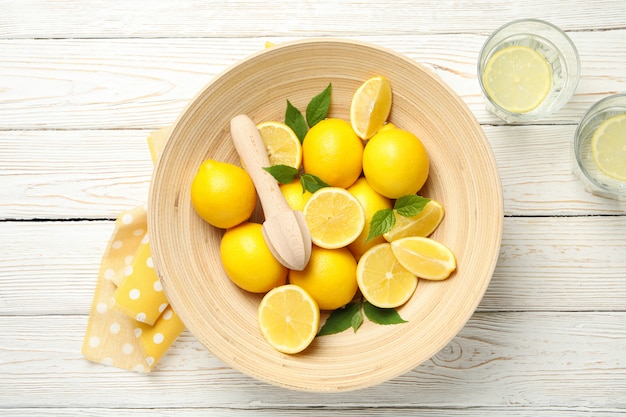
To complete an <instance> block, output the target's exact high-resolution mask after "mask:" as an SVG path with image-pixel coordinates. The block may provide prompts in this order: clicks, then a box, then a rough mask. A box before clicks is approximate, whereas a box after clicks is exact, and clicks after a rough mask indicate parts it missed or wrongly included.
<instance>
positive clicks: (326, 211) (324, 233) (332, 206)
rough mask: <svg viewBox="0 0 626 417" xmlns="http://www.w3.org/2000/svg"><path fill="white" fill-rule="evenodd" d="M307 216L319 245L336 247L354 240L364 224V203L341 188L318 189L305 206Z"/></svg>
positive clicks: (313, 239)
mask: <svg viewBox="0 0 626 417" xmlns="http://www.w3.org/2000/svg"><path fill="white" fill-rule="evenodd" d="M304 219H305V220H306V224H307V225H308V226H309V231H310V233H311V240H312V241H313V243H315V244H316V245H317V246H319V247H321V248H326V249H337V248H343V247H344V246H348V245H349V244H350V243H352V242H354V241H355V240H356V238H357V237H359V235H360V234H361V232H362V231H363V228H364V227H365V212H364V211H363V206H361V203H359V200H357V199H356V197H354V196H353V195H352V194H350V193H349V192H348V191H346V190H345V189H344V188H340V187H325V188H320V189H319V190H317V191H316V192H315V193H313V195H312V196H311V198H310V199H309V201H307V202H306V204H305V205H304Z"/></svg>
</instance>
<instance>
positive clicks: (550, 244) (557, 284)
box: [0, 216, 626, 316]
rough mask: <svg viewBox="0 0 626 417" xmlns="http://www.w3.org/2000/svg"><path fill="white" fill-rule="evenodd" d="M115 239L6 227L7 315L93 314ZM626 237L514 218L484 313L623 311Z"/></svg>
mask: <svg viewBox="0 0 626 417" xmlns="http://www.w3.org/2000/svg"><path fill="white" fill-rule="evenodd" d="M112 231H113V222H112V221H72V222H63V221H58V222H3V223H0V247H2V248H3V251H1V252H0V315H8V316H22V315H63V314H86V313H87V312H88V311H89V306H90V305H91V297H92V294H93V290H94V286H95V282H96V276H97V273H98V268H99V265H100V259H101V256H102V253H103V252H104V249H105V247H106V244H107V241H108V239H109V237H110V235H111V233H112ZM573 231H574V232H573ZM625 236H626V217H623V216H610V217H608V218H604V219H603V221H602V222H601V223H599V222H598V221H597V219H596V218H595V217H539V218H535V217H519V218H517V217H506V218H505V219H504V233H503V238H502V247H501V249H500V256H499V259H498V264H497V265H496V269H495V272H494V276H493V279H492V280H491V282H490V284H489V287H488V289H487V292H486V293H485V296H484V298H483V300H482V302H481V304H480V306H479V307H478V309H479V311H484V312H486V311H494V312H497V311H553V312H559V311H580V312H582V311H623V310H624V305H626V285H623V282H624V279H626V278H625V276H626V275H625V274H626V272H625V271H626V237H625Z"/></svg>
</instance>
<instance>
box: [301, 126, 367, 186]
mask: <svg viewBox="0 0 626 417" xmlns="http://www.w3.org/2000/svg"><path fill="white" fill-rule="evenodd" d="M302 163H303V166H304V172H305V173H307V174H312V175H315V176H317V177H319V178H320V179H321V180H322V181H324V182H325V183H327V184H328V185H330V186H333V187H342V188H348V187H349V186H350V185H352V184H353V183H354V182H355V181H356V180H357V178H359V176H360V175H361V170H362V167H363V141H362V140H361V139H360V138H359V137H358V136H357V135H356V133H354V130H352V126H351V125H350V123H348V122H347V121H346V120H343V119H336V118H330V119H325V120H322V121H321V122H319V123H317V124H316V125H315V126H313V127H312V128H311V129H310V130H309V131H308V132H307V134H306V136H305V137H304V141H303V142H302Z"/></svg>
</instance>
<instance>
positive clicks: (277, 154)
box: [257, 121, 302, 169]
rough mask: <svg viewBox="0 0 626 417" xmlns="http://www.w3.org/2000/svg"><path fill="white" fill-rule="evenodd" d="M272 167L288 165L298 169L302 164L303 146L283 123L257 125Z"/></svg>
mask: <svg viewBox="0 0 626 417" xmlns="http://www.w3.org/2000/svg"><path fill="white" fill-rule="evenodd" d="M257 129H259V133H260V134H261V138H262V139H263V143H264V144H265V150H266V151H267V156H268V157H269V160H270V165H272V166H273V165H287V166H290V167H293V168H296V169H299V168H300V164H301V163H302V145H301V144H300V140H299V139H298V136H296V134H295V133H294V131H293V130H292V129H291V128H290V127H289V126H287V125H286V124H284V123H281V122H274V121H269V122H263V123H259V124H258V125H257Z"/></svg>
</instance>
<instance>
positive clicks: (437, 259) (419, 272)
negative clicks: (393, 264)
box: [391, 236, 456, 281]
mask: <svg viewBox="0 0 626 417" xmlns="http://www.w3.org/2000/svg"><path fill="white" fill-rule="evenodd" d="M391 250H392V251H393V254H394V255H395V257H396V259H397V260H398V262H400V265H402V266H403V267H405V268H406V269H407V270H408V271H410V272H411V273H413V274H415V275H416V276H418V277H419V278H424V279H431V280H437V281H438V280H442V279H446V278H448V277H449V276H450V274H451V273H452V271H454V270H455V269H456V259H455V257H454V253H452V251H451V250H450V249H449V248H448V247H447V246H445V245H444V244H442V243H440V242H437V241H436V240H433V239H430V238H428V237H419V236H416V237H405V238H402V239H398V240H394V241H393V242H391Z"/></svg>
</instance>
